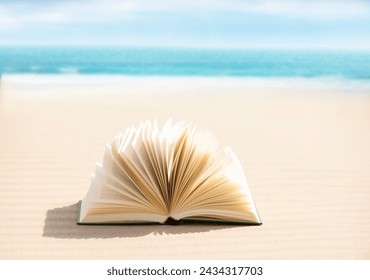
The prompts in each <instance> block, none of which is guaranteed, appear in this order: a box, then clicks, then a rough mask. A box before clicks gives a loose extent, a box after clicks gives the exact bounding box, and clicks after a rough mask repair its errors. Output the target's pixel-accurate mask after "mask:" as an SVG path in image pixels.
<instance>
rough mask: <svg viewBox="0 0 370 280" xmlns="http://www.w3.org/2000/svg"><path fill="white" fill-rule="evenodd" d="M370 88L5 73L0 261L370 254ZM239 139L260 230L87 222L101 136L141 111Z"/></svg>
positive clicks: (230, 140)
mask: <svg viewBox="0 0 370 280" xmlns="http://www.w3.org/2000/svg"><path fill="white" fill-rule="evenodd" d="M369 89H370V88H369V87H359V86H357V85H351V84H349V85H348V84H344V83H339V84H335V83H334V84H329V85H328V84H327V83H323V82H305V81H295V80H271V81H267V80H258V79H243V78H239V79H238V78H222V79H216V78H128V77H119V76H117V77H93V76H91V77H85V78H83V77H82V78H81V77H77V78H76V77H72V76H71V77H68V76H62V77H59V78H58V77H54V76H51V77H48V76H43V77H41V78H40V77H37V76H9V77H3V80H2V81H1V88H0V221H1V226H0V258H1V259H370V145H369V143H370V90H369ZM169 117H172V118H173V119H174V120H183V119H184V120H187V121H193V122H195V123H198V124H200V125H201V126H202V127H205V128H208V129H209V130H210V131H212V132H213V133H214V134H215V136H216V137H217V138H218V139H220V142H221V143H222V144H223V145H229V146H231V147H232V148H233V149H234V151H235V152H236V154H237V155H238V157H239V159H240V161H241V163H242V165H243V168H244V170H245V172H246V175H247V179H248V182H249V185H250V189H251V192H252V194H253V197H254V200H255V202H256V205H257V208H258V211H259V213H260V216H261V218H262V220H263V223H264V224H263V225H262V226H230V225H183V226H95V227H94V226H78V225H76V215H77V202H78V201H79V200H80V199H82V198H83V196H84V195H85V193H86V192H87V189H88V187H89V183H90V176H91V174H92V173H93V171H94V165H95V162H99V161H101V159H102V156H103V152H104V149H105V145H106V144H107V143H109V142H110V141H111V139H112V138H113V137H114V136H115V135H116V134H117V133H118V132H120V131H122V130H124V129H125V128H126V127H127V126H131V125H137V124H139V122H140V121H142V120H145V119H153V118H156V119H158V120H159V121H160V122H163V121H164V120H166V119H167V118H169Z"/></svg>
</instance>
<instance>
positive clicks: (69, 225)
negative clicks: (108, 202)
mask: <svg viewBox="0 0 370 280" xmlns="http://www.w3.org/2000/svg"><path fill="white" fill-rule="evenodd" d="M77 208H78V203H76V204H73V205H70V206H66V207H61V208H54V209H50V210H48V211H47V213H46V218H45V225H44V232H43V236H44V237H52V238H61V239H88V238H113V237H122V238H130V237H131V238H132V237H139V236H145V235H148V234H158V235H162V234H187V233H197V232H209V231H213V230H221V229H228V228H233V227H240V226H243V227H245V225H224V224H215V223H207V222H187V223H186V224H183V225H179V226H171V225H108V226H107V225H93V226H91V225H77Z"/></svg>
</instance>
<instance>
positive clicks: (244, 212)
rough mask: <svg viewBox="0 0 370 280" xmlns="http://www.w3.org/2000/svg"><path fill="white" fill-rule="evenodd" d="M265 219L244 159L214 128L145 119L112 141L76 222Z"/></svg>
mask: <svg viewBox="0 0 370 280" xmlns="http://www.w3.org/2000/svg"><path fill="white" fill-rule="evenodd" d="M193 220H197V221H219V222H230V223H243V224H261V221H260V218H259V216H258V213H257V210H256V207H255V205H254V203H253V200H252V196H251V193H250V191H249V189H248V185H247V182H246V179H245V176H244V173H243V169H242V167H241V165H240V163H239V160H238V159H237V157H236V156H235V154H234V153H233V152H232V150H231V149H230V148H220V147H219V146H218V144H217V142H216V140H215V139H214V137H212V136H211V135H210V133H209V132H207V131H203V130H201V129H199V128H198V127H197V126H195V125H192V124H185V123H184V122H178V123H173V122H172V121H167V122H166V123H165V125H164V126H163V127H162V128H160V127H159V126H158V124H157V123H156V122H150V121H146V122H144V123H141V124H140V126H139V127H138V128H135V127H131V128H128V129H127V130H126V131H125V132H124V133H122V134H119V135H118V136H117V137H115V138H114V140H113V142H112V143H111V145H108V146H107V148H106V150H105V153H104V158H103V163H102V164H96V170H95V175H93V177H92V180H91V185H90V189H89V190H88V193H87V194H86V196H85V197H84V198H83V200H82V201H81V203H80V209H79V217H78V224H117V223H118V224H132V223H166V224H177V223H180V222H182V221H193Z"/></svg>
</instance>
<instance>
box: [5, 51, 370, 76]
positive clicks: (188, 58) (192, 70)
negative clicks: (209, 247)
mask: <svg viewBox="0 0 370 280" xmlns="http://www.w3.org/2000/svg"><path fill="white" fill-rule="evenodd" d="M0 73H1V75H13V74H16V75H18V74H53V75H54V74H58V75H59V74H60V75H63V74H81V75H99V74H106V75H127V76H201V77H203V76H216V77H218V76H226V77H260V78H318V77H319V78H320V77H334V78H342V79H351V80H363V81H370V51H358V50H357V51H347V50H346V51H345V50H290V49H285V50H284V49H282V50H280V49H258V50H257V49H255V50H254V49H197V48H193V49H191V48H144V47H137V48H134V47H101V46H99V47H85V46H84V47H82V46H80V47H71V46H68V47H66V46H65V47H61V46H42V47H41V46H27V47H26V46H1V47H0Z"/></svg>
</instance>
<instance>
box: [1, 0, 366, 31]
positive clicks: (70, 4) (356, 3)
mask: <svg viewBox="0 0 370 280" xmlns="http://www.w3.org/2000/svg"><path fill="white" fill-rule="evenodd" d="M223 12H229V13H230V12H231V13H232V12H235V13H245V14H246V15H248V14H257V15H266V16H271V15H273V16H283V17H293V18H294V17H296V18H305V19H319V20H320V19H325V20H330V19H334V20H338V19H346V18H353V17H361V16H368V17H369V16H370V3H369V1H364V0H362V1H361V0H352V1H345V0H338V1H332V0H321V1H319V0H312V1H303V0H295V1H293V0H247V1H243V0H203V1H199V0H187V1H183V0H178V1H176V0H158V1H150V0H123V1H118V0H105V1H102V0H81V1H72V0H64V1H41V0H38V1H25V0H21V1H19V0H14V1H2V2H1V1H0V28H2V29H5V27H6V28H8V29H10V28H19V27H21V26H25V25H29V24H40V23H45V24H69V23H104V22H112V21H125V20H135V19H140V18H141V17H142V16H143V15H145V16H146V17H148V16H149V17H150V16H156V15H163V14H174V13H181V14H186V13H187V14H194V15H199V16H202V15H204V14H207V15H212V14H213V13H215V14H217V13H218V14H220V13H221V14H222V13H223Z"/></svg>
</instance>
